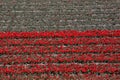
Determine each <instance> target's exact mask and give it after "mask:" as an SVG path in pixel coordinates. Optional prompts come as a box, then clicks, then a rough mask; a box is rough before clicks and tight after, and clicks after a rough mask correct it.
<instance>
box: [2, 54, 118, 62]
mask: <svg viewBox="0 0 120 80" xmlns="http://www.w3.org/2000/svg"><path fill="white" fill-rule="evenodd" d="M53 55H54V54H53ZM53 55H49V54H46V55H44V57H43V56H42V55H37V54H35V55H33V54H32V55H20V56H17V55H7V56H5V57H4V56H3V57H1V58H0V63H2V64H14V63H19V64H20V63H41V62H49V63H51V62H55V63H57V62H67V63H68V62H79V61H83V62H88V61H90V62H94V61H96V62H104V61H107V62H120V54H107V55H105V54H81V55H80V54H69V55H64V56H62V55H61V54H58V55H57V56H53Z"/></svg>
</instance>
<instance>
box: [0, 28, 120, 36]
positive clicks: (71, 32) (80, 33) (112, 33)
mask: <svg viewBox="0 0 120 80" xmlns="http://www.w3.org/2000/svg"><path fill="white" fill-rule="evenodd" d="M79 36H82V37H83V36H89V37H95V36H120V30H88V31H76V30H66V31H43V32H36V31H34V32H0V38H36V37H79Z"/></svg>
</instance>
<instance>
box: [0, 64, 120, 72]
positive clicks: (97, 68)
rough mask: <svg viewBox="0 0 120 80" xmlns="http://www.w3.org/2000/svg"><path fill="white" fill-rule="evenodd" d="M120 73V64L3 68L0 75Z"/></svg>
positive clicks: (13, 66)
mask: <svg viewBox="0 0 120 80" xmlns="http://www.w3.org/2000/svg"><path fill="white" fill-rule="evenodd" d="M51 72H53V73H58V72H61V73H71V72H77V73H78V72H86V73H96V72H98V73H106V72H107V73H116V74H119V73H120V64H110V63H109V64H75V63H73V64H48V65H44V64H30V65H11V66H6V67H5V66H1V67H0V74H3V73H8V74H10V73H11V74H22V73H51Z"/></svg>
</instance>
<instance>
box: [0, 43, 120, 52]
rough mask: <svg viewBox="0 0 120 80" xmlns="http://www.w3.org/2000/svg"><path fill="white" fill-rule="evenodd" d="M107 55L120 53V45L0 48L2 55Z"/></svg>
mask: <svg viewBox="0 0 120 80" xmlns="http://www.w3.org/2000/svg"><path fill="white" fill-rule="evenodd" d="M56 52H57V53H67V52H72V53H78V52H81V53H86V52H89V53H95V52H97V53H106V52H120V45H102V46H101V45H92V46H91V45H90V46H89V45H82V46H63V45H61V46H10V47H8V46H5V47H1V48H0V54H14V53H16V54H18V53H30V54H32V53H56Z"/></svg>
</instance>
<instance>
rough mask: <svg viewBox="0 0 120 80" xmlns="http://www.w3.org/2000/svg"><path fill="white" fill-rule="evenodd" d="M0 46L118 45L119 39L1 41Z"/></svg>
mask: <svg viewBox="0 0 120 80" xmlns="http://www.w3.org/2000/svg"><path fill="white" fill-rule="evenodd" d="M0 43H1V44H0V46H5V45H26V44H27V45H53V44H54V45H60V44H70V45H74V44H86V45H89V44H120V38H110V37H104V38H85V37H84V38H60V39H55V38H52V39H49V38H48V39H47V38H42V39H2V40H0Z"/></svg>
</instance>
